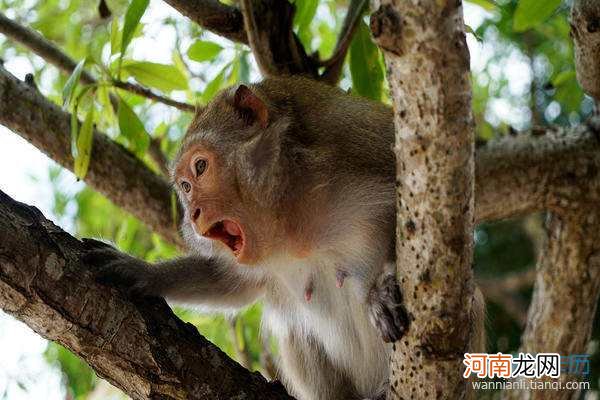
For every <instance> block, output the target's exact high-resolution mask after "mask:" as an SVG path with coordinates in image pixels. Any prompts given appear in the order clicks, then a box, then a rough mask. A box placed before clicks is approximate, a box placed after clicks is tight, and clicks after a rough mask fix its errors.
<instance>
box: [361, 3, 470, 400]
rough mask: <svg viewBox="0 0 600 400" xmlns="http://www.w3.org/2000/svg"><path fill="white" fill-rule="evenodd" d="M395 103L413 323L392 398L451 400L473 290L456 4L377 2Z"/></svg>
mask: <svg viewBox="0 0 600 400" xmlns="http://www.w3.org/2000/svg"><path fill="white" fill-rule="evenodd" d="M371 29H372V32H373V36H374V37H375V40H376V41H377V42H378V44H379V45H380V47H381V48H382V49H383V51H384V55H385V60H386V65H387V68H388V73H387V77H388V80H389V82H390V86H391V90H392V96H393V102H394V122H395V126H396V147H395V152H396V159H397V165H398V168H397V182H398V184H397V185H398V187H397V194H398V201H397V244H396V249H397V250H396V255H397V268H398V278H399V281H400V286H401V288H402V290H403V293H404V296H405V303H406V307H407V309H408V311H409V314H410V315H411V317H413V318H414V323H413V324H412V325H411V329H410V330H409V332H408V333H407V335H406V336H405V337H404V338H403V339H402V340H401V341H399V342H397V343H395V344H394V352H393V354H392V357H391V371H392V372H391V375H390V383H391V392H390V393H389V395H390V398H391V399H402V398H404V396H406V394H408V393H409V394H410V396H411V397H413V398H420V399H452V400H455V399H460V398H463V397H464V396H465V394H466V390H467V380H465V379H464V378H463V377H462V374H461V373H460V372H459V371H461V370H462V367H463V364H462V359H463V354H464V352H465V351H466V350H467V346H468V343H469V340H470V337H471V329H470V328H469V327H471V326H472V323H471V320H470V319H471V317H470V313H471V303H472V298H473V291H474V283H473V273H472V270H471V266H472V253H473V246H472V239H473V238H472V234H473V222H474V176H473V174H474V145H473V138H474V135H473V121H472V115H471V86H470V78H469V53H468V48H467V43H466V40H465V35H464V25H463V20H462V6H461V3H460V2H440V1H435V0H423V1H418V2H417V1H410V2H408V1H387V0H386V1H382V2H381V4H379V5H378V7H377V8H376V11H375V13H374V14H373V15H372V17H371Z"/></svg>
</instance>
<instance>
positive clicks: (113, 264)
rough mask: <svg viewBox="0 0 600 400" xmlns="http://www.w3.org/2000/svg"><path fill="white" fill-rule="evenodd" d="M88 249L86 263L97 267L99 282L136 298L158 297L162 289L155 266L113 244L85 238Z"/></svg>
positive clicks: (84, 257)
mask: <svg viewBox="0 0 600 400" xmlns="http://www.w3.org/2000/svg"><path fill="white" fill-rule="evenodd" d="M82 241H83V245H84V248H85V250H86V251H85V254H84V255H83V261H84V262H85V263H87V264H88V265H91V266H93V267H95V268H96V270H95V272H96V277H97V280H98V281H99V282H101V283H104V284H107V285H111V286H115V287H118V288H120V289H123V290H124V291H125V292H126V293H127V294H128V295H131V296H135V297H150V296H157V293H158V290H157V289H158V288H157V282H156V277H155V274H154V267H153V266H152V265H150V264H149V263H147V262H145V261H143V260H140V259H137V258H135V257H132V256H130V255H128V254H125V253H123V252H121V251H119V250H117V249H115V248H114V247H112V246H111V245H109V244H106V243H104V242H101V241H98V240H94V239H82Z"/></svg>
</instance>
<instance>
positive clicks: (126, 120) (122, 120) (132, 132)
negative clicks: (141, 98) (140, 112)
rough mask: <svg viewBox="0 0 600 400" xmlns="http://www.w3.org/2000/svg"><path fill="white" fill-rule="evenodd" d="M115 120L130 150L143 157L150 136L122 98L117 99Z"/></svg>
mask: <svg viewBox="0 0 600 400" xmlns="http://www.w3.org/2000/svg"><path fill="white" fill-rule="evenodd" d="M117 119H118V120H119V129H120V130H121V134H122V135H123V136H125V137H126V138H127V140H128V141H129V147H130V148H131V150H132V151H133V152H134V153H136V154H138V155H140V156H141V155H143V154H144V153H145V152H146V149H147V148H148V145H149V144H150V136H149V135H148V132H146V128H144V124H143V123H142V121H140V119H139V118H138V116H137V115H136V113H135V112H133V110H132V109H131V107H129V105H128V104H127V102H125V100H123V98H119V110H118V112H117Z"/></svg>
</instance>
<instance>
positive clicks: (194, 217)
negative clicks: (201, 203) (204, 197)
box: [192, 208, 200, 222]
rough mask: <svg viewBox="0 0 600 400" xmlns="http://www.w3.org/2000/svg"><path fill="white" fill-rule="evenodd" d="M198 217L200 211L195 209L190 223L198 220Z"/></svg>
mask: <svg viewBox="0 0 600 400" xmlns="http://www.w3.org/2000/svg"><path fill="white" fill-rule="evenodd" d="M199 216H200V209H199V208H196V211H194V215H192V221H194V222H196V220H197V219H198V217H199Z"/></svg>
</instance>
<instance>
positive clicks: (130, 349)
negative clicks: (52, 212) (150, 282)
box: [0, 192, 291, 400]
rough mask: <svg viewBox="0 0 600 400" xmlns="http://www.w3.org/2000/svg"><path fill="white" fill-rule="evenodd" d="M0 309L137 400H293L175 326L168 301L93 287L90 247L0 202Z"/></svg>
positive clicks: (26, 209) (30, 211)
mask: <svg viewBox="0 0 600 400" xmlns="http://www.w3.org/2000/svg"><path fill="white" fill-rule="evenodd" d="M0 238H2V240H1V242H0V243H1V244H0V308H2V309H3V310H5V311H6V312H8V313H9V314H11V315H13V316H14V317H16V318H17V319H20V320H21V321H23V322H25V323H26V324H27V325H29V327H30V328H32V329H33V330H34V331H36V332H37V333H39V334H40V335H41V336H43V337H45V338H47V339H50V340H54V341H57V342H59V343H61V344H62V345H64V346H66V347H67V348H69V349H70V350H71V351H73V352H74V353H75V354H77V355H79V356H80V357H82V358H83V359H84V360H85V361H86V362H87V363H88V364H90V366H91V367H92V368H94V370H95V371H96V372H97V373H98V374H99V375H100V376H102V377H103V378H105V379H107V380H108V381H109V382H111V383H112V384H113V385H115V386H117V387H119V388H120V389H122V390H123V391H125V393H127V394H128V395H129V396H131V397H132V398H134V399H147V398H161V399H232V398H244V399H256V400H258V399H291V397H289V396H288V395H286V393H285V391H284V389H283V387H282V386H281V385H280V384H279V383H268V382H267V381H266V380H265V379H264V378H262V376H260V374H252V373H250V372H248V371H247V370H245V369H244V368H242V367H241V366H240V365H239V364H237V363H236V362H235V361H233V360H231V359H230V358H228V357H227V356H226V355H225V354H224V353H223V352H222V351H221V350H219V349H218V348H217V347H216V346H214V345H213V344H211V343H210V342H209V341H208V340H206V339H205V338H203V337H202V336H201V335H200V334H199V333H198V331H197V330H196V328H195V327H194V326H193V325H190V324H186V323H184V322H183V321H181V320H180V319H178V318H177V317H176V316H175V315H174V314H173V312H172V311H171V310H170V309H169V307H168V306H167V304H166V303H165V302H164V300H158V299H143V300H139V299H132V300H128V299H126V298H125V297H124V295H122V294H121V293H119V292H118V291H117V290H116V289H113V288H108V287H106V286H103V285H101V284H99V283H96V282H95V281H94V278H93V274H92V273H91V272H90V271H89V270H88V269H87V268H86V266H85V265H84V264H82V262H81V260H80V257H81V255H82V253H83V252H84V247H83V245H82V243H81V242H79V241H78V240H77V239H75V238H74V237H72V236H70V235H69V234H67V233H66V232H64V231H62V230H61V229H60V228H58V227H57V226H55V225H54V224H53V223H52V222H50V221H48V220H46V219H45V218H44V216H43V215H42V214H41V213H40V212H39V210H37V209H36V208H34V207H30V206H27V205H25V204H22V203H19V202H16V201H14V200H13V199H11V198H10V197H8V196H7V195H6V194H4V193H3V192H0Z"/></svg>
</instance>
